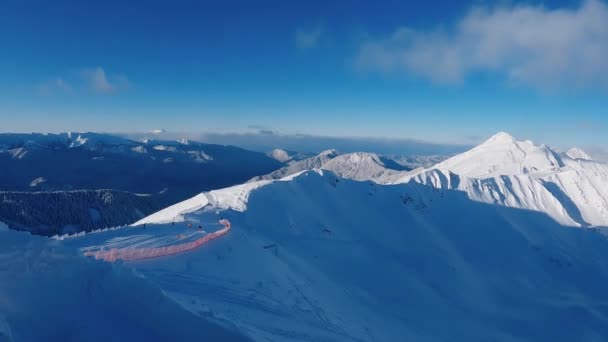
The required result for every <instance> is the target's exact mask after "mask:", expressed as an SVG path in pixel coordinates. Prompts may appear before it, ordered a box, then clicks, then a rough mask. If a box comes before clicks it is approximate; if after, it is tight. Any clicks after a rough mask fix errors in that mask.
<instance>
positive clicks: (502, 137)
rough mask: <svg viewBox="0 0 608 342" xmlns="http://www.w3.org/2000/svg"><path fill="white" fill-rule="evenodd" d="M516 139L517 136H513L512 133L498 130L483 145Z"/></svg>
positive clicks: (511, 141) (512, 141)
mask: <svg viewBox="0 0 608 342" xmlns="http://www.w3.org/2000/svg"><path fill="white" fill-rule="evenodd" d="M515 141H516V140H515V138H513V136H512V135H511V134H509V133H506V132H498V133H496V134H494V135H493V136H491V137H490V138H489V139H488V140H486V141H485V142H484V143H483V145H487V144H504V143H514V142H515Z"/></svg>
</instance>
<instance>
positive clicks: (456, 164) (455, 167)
mask: <svg viewBox="0 0 608 342" xmlns="http://www.w3.org/2000/svg"><path fill="white" fill-rule="evenodd" d="M561 166H563V162H562V161H561V159H560V158H559V156H558V155H557V154H555V153H554V152H553V151H552V150H551V148H549V147H548V146H546V145H540V146H536V145H534V143H533V142H531V141H529V140H527V141H517V140H515V138H513V137H512V136H511V135H510V134H508V133H505V132H499V133H497V134H495V135H493V136H492V137H491V138H490V139H488V140H486V141H485V142H484V143H482V144H481V145H479V146H477V147H474V148H473V149H471V150H469V151H467V152H465V153H462V154H460V155H457V156H454V157H452V158H450V159H448V160H446V161H444V162H442V163H439V164H437V165H436V167H437V168H439V169H444V170H450V171H452V172H454V173H456V174H458V175H464V176H469V177H475V178H479V177H489V176H495V175H518V174H526V173H531V172H546V171H551V170H556V169H558V168H560V167H561Z"/></svg>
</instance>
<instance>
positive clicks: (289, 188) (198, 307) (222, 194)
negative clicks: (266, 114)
mask: <svg viewBox="0 0 608 342" xmlns="http://www.w3.org/2000/svg"><path fill="white" fill-rule="evenodd" d="M220 218H226V219H228V220H230V222H232V229H231V230H230V232H229V233H228V234H226V235H225V236H224V237H221V238H219V239H217V240H214V241H213V242H210V243H209V244H207V245H204V246H202V247H200V248H199V249H196V250H193V251H190V252H186V253H183V254H177V255H173V256H170V257H162V258H156V259H149V260H147V261H146V262H132V263H126V264H124V266H125V267H133V268H135V269H137V272H138V274H141V275H142V276H143V277H144V279H147V280H148V281H150V282H152V283H154V284H155V285H157V286H159V287H160V288H161V289H162V290H163V292H164V293H165V294H166V295H167V296H168V297H169V298H171V299H173V300H174V301H175V302H177V303H179V304H180V305H181V306H182V307H183V308H185V309H186V310H188V311H190V312H193V313H201V312H202V313H204V315H205V317H208V318H209V319H210V320H212V321H214V322H218V323H220V324H230V325H233V326H235V327H236V328H237V329H238V330H239V331H240V332H242V333H244V334H246V335H247V336H249V337H251V338H252V339H254V340H256V341H267V340H270V341H278V340H280V341H397V340H399V341H401V340H412V341H451V340H457V341H485V340H492V341H513V340H522V341H524V340H543V341H572V340H577V341H596V340H603V339H605V338H606V337H608V325H607V324H605V322H606V321H608V312H607V311H606V310H604V308H603V307H604V306H605V305H604V303H606V301H607V300H608V293H607V292H606V291H605V290H604V284H606V282H607V281H608V267H606V260H608V240H607V239H606V238H605V236H604V235H602V234H599V233H598V232H596V231H595V230H591V229H584V230H582V229H570V228H567V227H564V226H562V225H560V224H558V223H557V222H555V221H554V220H552V219H551V218H549V217H548V216H547V215H545V214H543V213H539V212H534V211H530V210H520V209H514V208H508V207H506V206H496V205H490V204H486V203H481V202H478V201H472V200H471V199H470V198H469V197H468V196H467V193H464V192H462V191H459V190H449V189H438V188H436V187H432V186H428V185H425V184H421V183H418V182H408V183H400V184H394V185H381V184H377V183H374V182H369V181H366V182H358V181H353V180H349V179H344V178H340V177H338V176H337V175H335V174H334V173H332V172H329V171H325V170H313V171H304V172H302V173H299V174H295V175H292V176H290V177H286V178H284V179H282V180H278V181H277V180H275V181H260V182H254V183H247V184H244V185H239V186H235V187H231V188H227V189H222V190H216V191H212V192H209V193H203V194H201V195H198V196H196V197H194V198H192V199H190V200H188V201H185V202H183V203H179V204H176V205H174V206H172V207H170V208H168V209H165V210H163V211H161V212H159V213H157V214H155V215H152V216H150V217H148V218H146V219H144V220H143V221H140V223H139V224H142V223H146V225H147V227H146V229H145V230H144V229H142V226H141V225H140V226H134V227H132V228H129V229H122V230H115V231H106V232H99V233H96V234H87V235H85V236H83V237H77V238H71V239H65V240H63V243H64V244H65V245H66V246H69V247H74V248H82V249H83V250H87V249H88V248H91V247H93V246H94V247H95V248H113V247H112V246H116V244H117V243H120V245H121V246H123V247H124V248H130V247H129V244H131V246H132V247H133V248H137V245H138V244H139V243H140V241H144V240H145V241H150V240H152V241H153V240H154V239H155V236H158V238H159V239H165V238H166V235H167V232H168V231H169V232H172V233H171V234H173V235H176V236H179V235H182V234H187V233H188V232H189V231H191V230H189V228H188V225H189V224H193V225H195V226H196V225H202V227H203V228H204V229H213V228H211V226H212V225H211V222H217V220H218V219H220ZM159 242H160V241H159ZM125 244H126V247H125ZM104 246H105V247H104ZM547 327H551V328H550V329H548V328H547Z"/></svg>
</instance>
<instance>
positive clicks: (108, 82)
mask: <svg viewBox="0 0 608 342" xmlns="http://www.w3.org/2000/svg"><path fill="white" fill-rule="evenodd" d="M81 74H82V76H83V78H84V80H85V81H86V82H87V85H88V87H89V88H91V89H93V90H94V91H96V92H100V93H112V92H115V91H117V90H119V89H125V88H127V87H129V85H130V84H129V80H128V79H127V78H126V76H124V75H107V74H106V72H105V70H104V69H103V68H101V67H96V68H90V69H84V70H82V73H81Z"/></svg>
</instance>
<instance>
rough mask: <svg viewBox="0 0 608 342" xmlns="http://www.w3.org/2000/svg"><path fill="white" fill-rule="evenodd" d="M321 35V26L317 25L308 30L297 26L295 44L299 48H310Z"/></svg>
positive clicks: (314, 45)
mask: <svg viewBox="0 0 608 342" xmlns="http://www.w3.org/2000/svg"><path fill="white" fill-rule="evenodd" d="M322 35H323V28H322V27H321V26H317V27H315V28H313V29H309V30H306V29H303V28H298V29H297V30H296V45H297V46H298V48H300V49H311V48H314V47H317V45H318V44H319V41H320V40H321V36H322Z"/></svg>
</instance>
